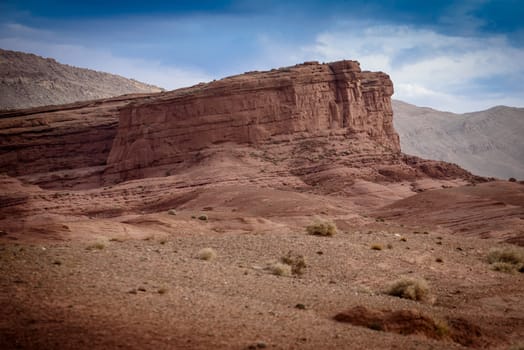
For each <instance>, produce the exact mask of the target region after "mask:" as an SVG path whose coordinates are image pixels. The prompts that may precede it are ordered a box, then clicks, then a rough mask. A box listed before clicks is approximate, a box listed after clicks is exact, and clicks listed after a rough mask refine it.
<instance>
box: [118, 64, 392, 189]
mask: <svg viewBox="0 0 524 350" xmlns="http://www.w3.org/2000/svg"><path fill="white" fill-rule="evenodd" d="M392 94H393V84H392V82H391V80H390V79H389V76H388V75H386V74H384V73H372V72H362V71H361V70H360V66H359V64H358V62H355V61H340V62H335V63H331V64H318V63H316V62H312V63H305V64H301V65H296V66H294V67H289V68H284V69H278V70H272V71H270V72H252V73H248V74H243V75H239V76H235V77H231V78H226V79H223V80H220V81H216V82H212V83H210V84H202V85H198V86H196V87H194V88H192V89H189V90H187V91H181V90H179V91H176V92H173V93H170V94H166V95H163V96H162V97H161V98H158V99H155V100H152V101H145V102H141V101H137V102H136V103H134V104H132V105H129V106H127V107H124V108H123V109H122V110H121V112H120V122H119V128H118V133H117V136H116V138H115V141H114V143H113V147H112V149H111V153H110V155H109V158H108V166H109V171H108V174H116V175H117V178H118V180H123V179H125V180H127V179H130V178H136V177H140V176H141V175H140V174H142V173H143V172H137V171H136V170H137V169H144V168H154V167H162V166H165V165H167V164H171V163H177V162H180V161H181V160H182V159H181V158H183V157H185V155H186V154H187V153H188V152H194V151H198V150H201V149H203V148H205V147H208V146H211V145H214V144H219V143H223V142H234V143H237V144H239V143H240V144H243V143H247V144H255V145H259V144H265V143H272V142H275V141H278V142H282V141H290V140H297V139H301V138H302V139H303V138H307V137H311V136H313V135H315V134H318V133H322V132H326V131H332V132H334V133H337V132H338V133H340V131H344V132H345V134H346V137H347V138H352V137H354V136H355V135H357V134H365V135H366V136H368V137H369V138H370V139H373V140H375V141H376V142H377V143H378V144H380V145H382V146H384V147H386V148H388V149H389V150H391V151H392V152H400V146H399V139H398V135H397V133H396V132H395V130H394V128H393V124H392V121H393V113H392V109H391V99H390V97H391V95H392Z"/></svg>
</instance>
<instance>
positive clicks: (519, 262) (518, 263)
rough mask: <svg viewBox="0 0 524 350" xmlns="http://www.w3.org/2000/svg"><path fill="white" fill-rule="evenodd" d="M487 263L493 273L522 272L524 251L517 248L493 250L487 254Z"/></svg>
mask: <svg viewBox="0 0 524 350" xmlns="http://www.w3.org/2000/svg"><path fill="white" fill-rule="evenodd" d="M488 263H490V265H491V268H492V269H493V270H495V271H502V272H510V273H512V272H515V271H520V272H522V271H523V269H524V249H522V248H518V247H507V248H493V249H491V250H490V251H489V253H488Z"/></svg>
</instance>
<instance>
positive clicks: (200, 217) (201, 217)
mask: <svg viewBox="0 0 524 350" xmlns="http://www.w3.org/2000/svg"><path fill="white" fill-rule="evenodd" d="M198 220H202V221H207V215H206V214H201V215H199V217H198Z"/></svg>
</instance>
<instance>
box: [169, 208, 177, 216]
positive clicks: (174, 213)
mask: <svg viewBox="0 0 524 350" xmlns="http://www.w3.org/2000/svg"><path fill="white" fill-rule="evenodd" d="M167 213H168V214H169V215H176V210H175V209H169V210H168V211H167Z"/></svg>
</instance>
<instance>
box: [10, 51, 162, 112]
mask: <svg viewBox="0 0 524 350" xmlns="http://www.w3.org/2000/svg"><path fill="white" fill-rule="evenodd" d="M0 91H1V93H0V110H8V109H19V108H28V107H38V106H45V105H56V104H64V103H71V102H76V101H85V100H94V99H99V98H107V97H113V96H119V95H124V94H130V93H150V92H159V91H162V89H161V88H159V87H156V86H153V85H148V84H144V83H141V82H139V81H136V80H133V79H126V78H124V77H121V76H118V75H114V74H109V73H102V72H97V71H94V70H90V69H84V68H77V67H72V66H69V65H65V64H61V63H58V62H57V61H55V60H54V59H52V58H43V57H40V56H36V55H33V54H28V53H23V52H17V51H8V50H2V49H0Z"/></svg>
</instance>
